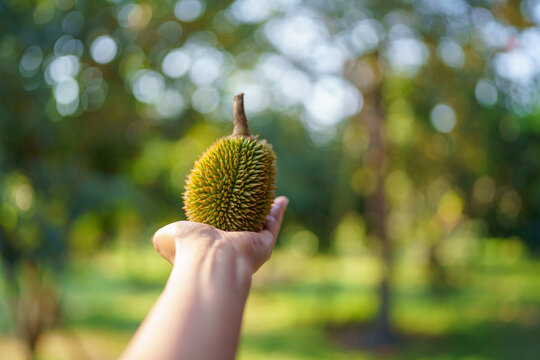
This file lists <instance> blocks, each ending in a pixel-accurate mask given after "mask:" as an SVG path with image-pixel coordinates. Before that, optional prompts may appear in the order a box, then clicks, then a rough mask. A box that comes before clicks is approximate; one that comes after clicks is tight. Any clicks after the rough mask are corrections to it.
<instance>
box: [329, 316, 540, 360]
mask: <svg viewBox="0 0 540 360" xmlns="http://www.w3.org/2000/svg"><path fill="white" fill-rule="evenodd" d="M326 333H327V335H328V337H329V339H330V341H333V342H334V343H335V344H336V345H337V346H340V347H342V348H343V349H348V350H357V351H364V352H368V353H371V354H373V355H376V357H377V358H378V357H381V356H380V355H382V354H385V355H387V356H384V357H385V358H392V359H394V358H396V359H406V360H409V359H410V360H413V359H415V360H416V359H441V360H442V359H462V358H463V359H465V358H467V359H494V360H513V359H521V360H529V359H530V360H537V359H539V358H540V323H538V321H536V323H533V324H529V325H521V324H518V323H503V322H489V323H484V324H481V325H478V326H474V327H470V328H463V329H459V330H455V331H451V332H447V333H445V334H442V335H439V336H428V335H426V336H423V335H411V334H403V333H402V334H398V335H397V338H396V342H395V343H394V344H390V345H388V344H387V345H385V346H373V344H370V343H369V341H366V340H365V338H364V336H371V334H372V332H371V329H370V328H369V325H367V324H348V325H343V326H334V327H328V328H327V329H326ZM392 353H394V354H395V355H394V356H388V355H389V354H392Z"/></svg>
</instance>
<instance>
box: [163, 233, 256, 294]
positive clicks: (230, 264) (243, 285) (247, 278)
mask: <svg viewBox="0 0 540 360" xmlns="http://www.w3.org/2000/svg"><path fill="white" fill-rule="evenodd" d="M172 273H178V274H182V275H181V276H182V277H184V278H186V277H187V278H189V279H190V281H196V282H199V283H201V284H204V285H205V286H206V285H210V287H211V288H212V287H213V288H216V287H218V288H222V289H223V290H227V289H230V290H231V291H241V292H244V291H245V292H246V294H247V291H248V290H249V288H250V286H251V276H252V274H253V267H252V265H251V263H250V262H249V259H248V258H247V256H245V254H243V253H242V252H240V251H238V250H237V249H236V247H235V246H234V244H233V242H232V241H231V240H228V239H218V240H212V241H207V239H191V238H190V239H182V240H177V243H176V255H175V260H174V264H173V270H172ZM171 276H172V274H171Z"/></svg>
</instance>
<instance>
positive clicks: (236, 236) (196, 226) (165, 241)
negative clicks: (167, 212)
mask: <svg viewBox="0 0 540 360" xmlns="http://www.w3.org/2000/svg"><path fill="white" fill-rule="evenodd" d="M288 203H289V200H288V199H287V198H286V197H285V196H280V197H277V198H276V199H275V200H274V204H273V205H272V210H271V212H270V215H269V216H268V218H267V221H266V224H265V225H264V228H263V230H261V231H260V232H257V233H256V232H250V231H223V230H219V229H217V228H215V227H213V226H210V225H206V224H201V223H196V222H191V221H177V222H174V223H171V224H169V225H166V226H165V227H163V228H161V229H159V230H158V231H157V232H156V233H155V235H154V237H153V239H152V241H153V243H154V247H155V249H156V250H157V251H158V252H159V253H160V254H161V256H163V257H164V258H165V259H167V260H168V261H169V262H170V263H171V264H175V261H177V259H179V258H189V257H201V256H202V257H204V256H207V255H208V254H212V253H216V252H220V253H225V254H226V255H227V256H231V255H232V256H238V257H240V258H243V259H244V260H246V262H247V264H248V265H249V266H250V269H251V273H254V272H255V271H257V269H259V267H261V265H262V264H264V263H265V262H266V261H267V260H268V259H269V258H270V255H271V254H272V250H273V249H274V244H275V242H276V237H277V235H278V233H279V229H280V227H281V221H282V219H283V213H284V212H285V209H286V208H287V205H288Z"/></svg>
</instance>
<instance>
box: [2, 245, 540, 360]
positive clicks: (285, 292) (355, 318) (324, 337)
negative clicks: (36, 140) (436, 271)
mask: <svg viewBox="0 0 540 360" xmlns="http://www.w3.org/2000/svg"><path fill="white" fill-rule="evenodd" d="M504 259H505V257H501V258H500V259H498V258H497V257H492V258H482V259H479V260H478V261H476V262H475V263H474V264H470V263H469V264H459V265H454V266H452V267H449V268H448V269H447V270H448V279H449V281H448V284H447V286H446V287H444V288H442V289H440V288H439V289H433V287H431V286H430V285H429V281H428V276H427V272H426V266H425V264H424V262H422V261H418V260H415V259H414V258H412V259H403V260H400V261H399V263H398V265H397V266H396V269H395V286H394V290H393V295H394V301H393V304H394V307H393V311H392V319H393V323H394V328H395V329H396V332H397V333H398V334H399V341H397V342H396V343H395V344H394V345H390V346H384V347H372V346H365V344H364V343H363V342H362V341H360V340H359V339H362V337H363V336H365V334H366V333H368V332H369V329H370V328H369V325H368V324H369V321H370V319H371V318H372V317H373V315H374V313H375V311H376V309H377V293H376V284H377V279H378V276H379V275H378V274H379V266H378V262H377V259H376V258H375V257H373V256H369V255H356V256H337V255H316V256H314V257H307V256H302V255H301V254H298V253H294V252H290V251H285V250H281V251H278V252H276V253H275V254H274V256H273V257H272V259H271V261H270V262H269V263H268V264H266V265H265V266H264V267H263V268H262V269H261V270H260V272H259V273H257V274H256V275H255V278H254V283H253V291H252V293H251V295H250V297H249V300H248V303H247V308H246V316H245V319H244V324H243V333H242V339H241V345H240V350H239V359H246V360H247V359H257V360H258V359H261V360H266V359H279V360H287V359H291V360H292V359H295V360H302V359H336V360H340V359H441V360H442V359H445V360H446V359H467V360H472V359H475V360H476V359H538V358H539V357H540V342H539V340H538V339H540V276H539V275H538V274H540V261H538V260H536V261H535V260H531V259H530V257H526V256H524V257H520V258H515V259H513V260H511V261H509V260H504ZM503 260H504V261H503ZM74 264H75V265H73V266H71V267H70V269H69V271H68V272H67V273H66V275H65V276H64V279H63V284H64V285H63V289H62V291H63V307H64V309H65V318H64V319H63V321H62V324H61V325H60V326H59V327H58V328H57V329H55V330H53V331H50V332H48V333H47V334H46V335H45V336H43V337H42V339H41V340H40V342H39V344H38V359H40V360H48V359H51V360H52V359H55V360H63V359H101V360H106V359H115V358H116V357H117V356H118V355H119V353H120V352H121V351H122V349H123V348H124V346H125V345H126V343H127V342H128V340H129V338H130V336H131V335H132V334H133V332H134V331H135V329H136V328H137V326H138V324H139V323H140V321H141V320H142V318H143V317H144V315H145V314H146V313H147V311H148V310H149V309H150V307H151V306H152V304H153V302H154V301H155V299H156V298H157V296H158V294H159V292H160V290H161V288H162V286H163V284H164V282H165V280H166V278H167V274H168V271H169V268H170V265H169V264H168V263H166V262H165V261H164V260H162V259H161V258H159V257H158V256H157V255H156V254H155V253H154V252H153V250H152V249H149V248H148V247H145V246H137V247H136V246H127V245H115V247H113V248H111V249H109V250H107V251H105V252H103V253H101V254H100V255H99V256H97V257H94V258H92V259H76V261H74ZM0 298H2V297H1V296H0ZM2 310H5V306H3V307H2ZM1 326H3V330H4V331H3V332H2V333H0V349H1V351H0V359H14V360H16V359H19V358H22V357H21V354H22V351H21V345H20V343H18V342H17V340H15V339H14V338H13V336H11V335H9V333H8V332H7V331H6V330H7V326H6V324H5V323H2V324H1Z"/></svg>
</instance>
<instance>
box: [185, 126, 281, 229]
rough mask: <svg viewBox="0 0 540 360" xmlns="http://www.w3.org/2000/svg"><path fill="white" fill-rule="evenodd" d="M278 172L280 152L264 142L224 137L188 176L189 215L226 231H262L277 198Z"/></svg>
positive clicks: (195, 219)
mask: <svg viewBox="0 0 540 360" xmlns="http://www.w3.org/2000/svg"><path fill="white" fill-rule="evenodd" d="M275 175H276V155H275V153H274V151H273V150H272V145H270V144H269V143H267V142H266V140H259V139H257V138H256V137H253V136H232V135H231V136H227V137H224V138H221V139H219V140H218V141H216V142H215V143H214V144H213V145H212V146H210V148H209V149H208V150H207V151H206V152H205V153H204V154H203V155H202V156H201V157H200V159H199V160H197V161H196V162H195V165H194V167H193V170H191V173H190V175H189V176H188V179H187V181H186V186H185V192H184V195H183V199H184V210H185V211H186V217H187V219H188V220H189V221H195V222H200V223H205V224H209V225H212V226H214V227H216V228H218V229H222V230H226V231H259V230H260V229H261V228H262V225H263V223H264V222H265V220H266V217H267V216H268V214H269V213H270V208H271V206H272V201H273V199H274V193H275Z"/></svg>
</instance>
